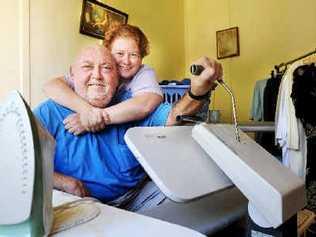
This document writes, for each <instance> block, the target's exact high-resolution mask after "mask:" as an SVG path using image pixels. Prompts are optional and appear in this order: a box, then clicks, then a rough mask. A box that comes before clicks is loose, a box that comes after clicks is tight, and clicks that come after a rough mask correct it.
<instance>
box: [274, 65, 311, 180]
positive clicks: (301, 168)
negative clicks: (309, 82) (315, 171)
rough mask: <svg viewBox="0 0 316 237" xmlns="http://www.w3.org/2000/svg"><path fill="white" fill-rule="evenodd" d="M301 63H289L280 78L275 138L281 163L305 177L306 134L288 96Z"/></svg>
mask: <svg viewBox="0 0 316 237" xmlns="http://www.w3.org/2000/svg"><path fill="white" fill-rule="evenodd" d="M301 65H303V61H302V60H298V61H296V62H294V63H293V64H291V65H290V66H289V68H288V69H287V71H286V72H285V74H284V76H283V78H282V81H281V84H280V88H279V94H278V99H277V107H276V113H275V139H276V142H277V143H278V144H279V145H280V146H281V148H282V163H283V164H284V165H285V166H287V167H289V168H290V169H291V170H292V171H293V172H294V173H295V174H297V175H298V176H300V177H302V178H304V179H305V170H306V136H305V133H304V128H303V126H302V123H301V121H300V120H299V119H297V118H296V116H295V108H294V105H293V102H292V99H291V97H290V95H291V93H292V84H293V72H294V70H295V69H296V68H297V67H299V66H301Z"/></svg>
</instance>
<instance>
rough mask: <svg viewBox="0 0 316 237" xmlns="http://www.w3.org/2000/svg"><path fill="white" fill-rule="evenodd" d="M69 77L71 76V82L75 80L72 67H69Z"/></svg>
mask: <svg viewBox="0 0 316 237" xmlns="http://www.w3.org/2000/svg"><path fill="white" fill-rule="evenodd" d="M69 75H70V80H71V81H73V80H74V73H73V69H72V66H70V67H69Z"/></svg>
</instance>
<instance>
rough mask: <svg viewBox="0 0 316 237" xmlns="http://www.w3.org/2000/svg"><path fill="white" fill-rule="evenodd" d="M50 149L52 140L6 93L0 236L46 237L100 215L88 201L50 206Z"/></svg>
mask: <svg viewBox="0 0 316 237" xmlns="http://www.w3.org/2000/svg"><path fill="white" fill-rule="evenodd" d="M54 150H55V141H54V139H53V138H52V136H51V135H50V134H49V133H48V132H47V131H46V130H45V129H44V128H42V126H41V125H40V123H39V122H37V120H36V119H35V117H34V116H33V114H32V111H31V109H30V108H29V106H28V105H27V103H26V102H25V101H24V100H23V97H22V96H21V95H20V94H19V92H17V91H13V92H11V93H10V94H9V96H8V98H7V99H6V101H5V102H4V103H3V104H2V105H1V106H0V151H1V155H0V190H1V194H0V237H9V236H10V237H38V236H48V235H51V234H55V233H58V232H61V231H65V230H68V229H70V228H72V227H74V226H77V225H80V224H83V223H85V222H88V221H90V220H92V219H94V218H96V217H97V216H98V215H99V214H100V208H99V207H98V206H97V205H96V204H95V203H96V202H98V201H97V200H95V199H92V198H83V199H79V200H76V201H73V202H68V203H65V204H63V205H60V206H58V207H55V208H54V209H53V208H52V190H53V170H54V168H53V160H54ZM78 234H79V233H78Z"/></svg>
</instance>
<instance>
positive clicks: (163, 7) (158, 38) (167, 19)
mask: <svg viewBox="0 0 316 237" xmlns="http://www.w3.org/2000/svg"><path fill="white" fill-rule="evenodd" d="M103 2H104V3H106V4H107V5H110V6H113V7H114V8H117V9H120V10H121V11H123V12H127V13H128V14H129V19H128V21H129V23H131V24H134V25H137V26H139V27H140V28H141V29H142V30H143V31H144V32H145V34H146V35H147V36H148V38H149V40H150V43H151V53H150V55H149V56H147V57H146V58H145V63H148V64H150V65H152V66H153V67H154V68H155V70H156V71H157V73H158V76H159V79H160V80H165V79H168V80H169V79H179V78H182V77H183V74H184V68H185V65H184V61H185V49H184V24H183V19H184V2H183V0H172V1H170V0H159V1H157V0H129V1H126V0H107V1H105V0H103Z"/></svg>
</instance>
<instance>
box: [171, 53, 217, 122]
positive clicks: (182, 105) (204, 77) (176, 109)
mask: <svg viewBox="0 0 316 237" xmlns="http://www.w3.org/2000/svg"><path fill="white" fill-rule="evenodd" d="M192 64H196V65H202V66H203V67H204V70H203V71H202V73H201V74H200V75H199V76H193V77H192V78H191V94H193V95H194V96H202V98H203V96H204V95H206V94H207V93H208V92H209V91H210V90H213V89H215V87H216V85H217V84H216V82H215V81H216V80H218V81H220V80H222V77H223V69H222V65H221V64H220V63H218V62H216V61H215V60H213V59H209V58H207V57H202V58H200V59H198V60H197V61H195V62H193V63H192ZM204 102H205V100H203V99H202V100H199V99H196V98H194V97H192V96H190V95H189V93H186V94H185V95H184V96H183V97H182V98H181V99H180V100H179V101H178V103H176V104H175V105H174V106H173V108H172V110H171V111H170V113H169V116H168V119H167V122H166V126H170V125H175V124H177V123H178V121H177V116H178V115H194V114H195V113H196V112H197V111H198V110H199V109H200V108H201V107H202V105H203V103H204Z"/></svg>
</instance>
